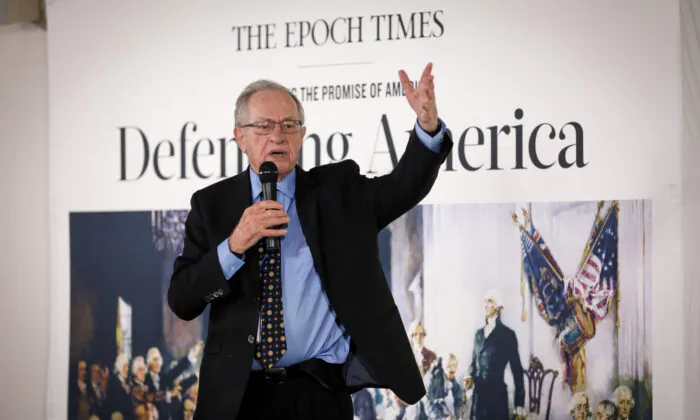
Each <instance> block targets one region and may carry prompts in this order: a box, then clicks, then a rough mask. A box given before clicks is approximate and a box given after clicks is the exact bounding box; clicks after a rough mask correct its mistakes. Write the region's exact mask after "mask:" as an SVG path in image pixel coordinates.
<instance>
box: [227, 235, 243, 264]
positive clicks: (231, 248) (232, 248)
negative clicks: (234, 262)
mask: <svg viewBox="0 0 700 420" xmlns="http://www.w3.org/2000/svg"><path fill="white" fill-rule="evenodd" d="M228 250H229V251H231V253H232V254H233V255H235V256H236V257H237V258H239V259H241V260H242V259H243V255H244V254H245V250H242V249H238V248H236V247H235V246H234V245H233V244H232V243H231V237H230V236H229V237H228Z"/></svg>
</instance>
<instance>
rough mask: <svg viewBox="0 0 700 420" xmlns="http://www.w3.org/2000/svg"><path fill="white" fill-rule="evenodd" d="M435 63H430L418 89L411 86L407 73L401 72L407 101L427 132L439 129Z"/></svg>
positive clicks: (424, 71)
mask: <svg viewBox="0 0 700 420" xmlns="http://www.w3.org/2000/svg"><path fill="white" fill-rule="evenodd" d="M432 70H433V63H428V65H427V66H425V69H424V70H423V74H422V75H421V77H420V80H419V81H418V87H417V88H414V87H413V85H411V82H410V79H409V78H408V75H407V74H406V72H405V71H403V70H399V80H401V86H403V90H404V92H405V93H406V99H407V100H408V104H409V105H411V108H413V110H414V111H415V112H416V115H417V116H418V124H419V125H420V126H421V128H422V129H423V130H425V131H427V132H432V131H435V130H436V129H437V127H438V112H437V105H436V103H435V85H434V84H433V75H432V73H431V72H432Z"/></svg>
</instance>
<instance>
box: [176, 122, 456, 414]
mask: <svg viewBox="0 0 700 420" xmlns="http://www.w3.org/2000/svg"><path fill="white" fill-rule="evenodd" d="M451 148H452V139H451V135H450V133H449V132H446V133H445V136H444V137H443V143H442V147H441V150H440V151H439V153H434V152H432V151H430V150H429V149H428V148H426V147H425V146H424V145H423V144H422V143H421V141H420V140H419V139H418V137H417V135H416V133H415V131H413V130H412V131H411V134H410V138H409V142H408V145H407V147H406V151H405V152H404V154H403V155H402V157H401V159H400V160H399V162H398V164H397V166H396V168H395V169H394V170H393V171H392V172H391V173H389V174H387V175H384V176H381V177H375V178H368V177H365V176H363V175H362V174H360V171H359V167H358V165H357V164H356V163H355V162H353V161H343V162H339V163H334V164H328V165H323V166H320V167H317V168H313V169H311V170H310V171H308V172H307V171H304V170H302V169H301V168H299V167H297V168H296V171H297V179H296V183H297V184H296V197H295V199H296V202H297V204H296V205H297V211H298V213H299V219H300V223H301V227H302V230H303V232H304V236H305V237H306V241H307V243H308V244H309V248H310V250H311V254H312V256H313V261H314V266H315V268H316V271H317V272H318V273H319V276H320V279H321V283H322V286H323V289H324V291H325V293H326V294H327V295H328V299H329V301H330V304H331V305H332V308H333V309H334V310H335V312H336V314H337V317H338V320H339V322H340V323H342V324H343V325H344V326H345V328H346V330H347V332H348V333H349V334H350V337H351V354H350V355H349V357H348V360H347V362H346V363H345V366H344V367H345V368H344V374H345V380H346V385H347V386H348V387H349V388H350V391H351V392H354V391H356V390H359V389H362V388H364V387H387V388H390V389H392V390H393V391H394V393H395V394H396V395H397V396H398V397H399V398H401V399H402V400H404V401H406V402H408V403H415V402H417V401H418V400H419V399H420V398H421V397H422V396H423V395H424V394H425V387H424V385H423V381H422V379H421V375H420V373H419V370H418V367H417V364H416V361H415V358H414V357H413V353H412V351H411V346H410V344H409V341H408V337H407V335H406V331H405V329H404V327H403V323H402V321H401V317H400V315H399V311H398V308H397V307H396V304H395V302H394V300H393V296H392V294H391V290H390V289H389V287H388V285H387V281H386V278H385V276H384V273H383V271H382V267H381V264H380V261H379V252H378V245H377V234H378V233H379V231H380V230H381V229H382V228H384V227H385V226H387V225H388V224H389V223H391V222H392V221H393V220H395V219H396V218H398V217H399V216H401V215H402V214H404V213H405V212H407V211H408V210H410V209H411V208H412V207H414V206H415V205H417V204H418V203H419V202H420V201H421V200H422V199H423V198H424V197H425V196H426V195H427V194H428V192H429V191H430V189H431V187H432V185H433V184H434V182H435V179H436V178H437V175H438V172H439V169H440V166H441V164H442V163H443V162H444V160H445V158H446V157H447V154H448V153H449V151H450V150H451ZM252 202H253V201H252V197H251V187H250V175H249V173H248V171H244V172H242V173H241V174H238V175H236V176H233V177H231V178H229V179H226V180H223V181H220V182H217V183H216V184H213V185H211V186H208V187H206V188H204V189H202V190H199V191H197V192H195V193H194V194H193V196H192V200H191V210H190V213H189V215H188V218H187V221H186V225H185V243H184V249H183V252H182V255H181V256H179V257H178V258H177V259H176V260H175V263H174V269H173V275H172V279H171V281H170V288H169V290H168V303H169V305H170V307H171V309H172V310H173V312H174V313H175V314H176V315H177V316H178V317H180V318H182V319H184V320H191V319H194V318H196V317H197V316H199V315H200V314H201V313H202V312H203V311H204V309H205V307H206V305H207V304H209V305H210V314H209V328H208V336H207V340H206V344H205V348H204V355H203V358H202V364H201V366H200V378H199V381H200V388H199V396H198V403H197V410H196V415H195V417H196V418H197V419H221V418H235V417H236V414H237V412H238V407H239V405H240V402H241V398H242V396H243V392H244V390H245V386H246V383H247V380H248V375H249V372H250V368H251V363H252V360H253V352H254V350H255V340H254V338H255V334H256V328H257V321H258V311H259V308H260V304H259V296H260V281H259V274H258V269H257V266H258V255H257V252H256V251H255V250H254V249H249V250H248V251H247V252H246V255H245V261H246V263H245V265H244V266H243V267H241V269H239V270H238V271H237V272H236V273H235V274H234V276H233V277H232V278H231V279H230V280H229V281H227V280H226V279H225V277H224V275H223V272H222V270H221V266H220V264H219V261H218V257H217V250H216V247H217V246H218V244H219V243H221V242H222V241H223V240H225V239H226V238H227V237H228V236H229V235H230V234H231V232H232V231H233V229H234V228H235V227H236V224H237V223H238V220H239V219H240V217H241V215H242V213H243V211H244V210H245V209H246V208H247V207H249V206H250V205H251V204H252ZM358 262H360V263H358Z"/></svg>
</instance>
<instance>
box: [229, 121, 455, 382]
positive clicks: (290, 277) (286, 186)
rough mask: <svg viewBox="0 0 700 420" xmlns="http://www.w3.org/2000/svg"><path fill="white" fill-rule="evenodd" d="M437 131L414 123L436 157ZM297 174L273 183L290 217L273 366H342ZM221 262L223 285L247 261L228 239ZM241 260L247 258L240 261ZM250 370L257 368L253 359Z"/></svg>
mask: <svg viewBox="0 0 700 420" xmlns="http://www.w3.org/2000/svg"><path fill="white" fill-rule="evenodd" d="M439 125H440V127H441V128H440V131H439V132H438V133H437V134H436V135H435V136H434V137H430V136H429V135H428V134H427V133H426V132H425V131H424V130H423V129H422V128H421V127H420V125H418V122H416V125H415V129H416V134H417V135H418V138H419V139H420V141H421V142H422V143H423V144H424V145H425V146H426V147H427V148H429V149H430V150H432V151H433V152H436V153H437V152H438V151H439V150H440V146H441V143H442V138H443V136H444V133H445V124H444V123H443V122H442V120H440V122H439ZM250 183H251V191H252V195H253V202H254V203H257V202H258V201H260V200H261V199H262V185H261V183H260V178H259V176H258V174H256V173H255V172H254V171H253V170H250ZM295 190H296V171H292V172H291V173H290V174H289V175H287V176H286V177H285V178H284V179H282V180H281V181H279V182H278V183H277V201H278V202H280V203H281V204H282V205H283V206H284V210H285V211H286V212H287V215H288V216H289V219H290V220H289V223H288V227H287V234H286V235H285V236H284V238H283V239H282V242H281V243H282V250H281V252H282V305H283V308H284V330H285V336H286V338H287V351H286V352H285V354H284V355H283V356H282V358H281V359H280V360H279V362H277V364H276V366H278V367H284V366H290V365H293V364H296V363H299V362H302V361H304V360H308V359H312V358H319V359H322V360H325V361H326V362H328V363H338V364H341V363H344V362H345V360H346V358H347V355H348V352H349V348H350V337H349V336H348V334H347V333H346V332H345V329H344V328H343V326H342V325H340V324H338V322H337V321H336V315H335V313H334V312H333V311H332V310H331V308H330V303H329V301H328V297H327V296H326V294H325V293H324V292H323V289H322V288H321V279H320V278H319V276H318V273H317V272H316V269H315V268H314V262H313V258H312V256H311V250H310V249H309V245H308V244H307V243H306V238H305V237H304V234H303V232H302V230H301V224H300V223H299V214H298V213H297V208H296V202H295V200H294V193H295ZM217 253H218V257H219V263H220V265H221V269H222V270H223V273H224V276H225V277H226V279H227V280H229V279H231V277H233V275H234V273H235V272H236V271H237V270H239V269H240V268H241V267H242V266H243V264H245V261H244V260H242V259H240V258H238V257H237V256H236V255H234V254H233V253H232V252H231V251H230V250H229V247H228V238H226V239H224V240H223V241H222V242H221V243H220V244H219V246H218V247H217ZM244 257H245V256H244ZM252 363H253V365H252V368H253V369H256V370H257V369H261V366H260V363H259V362H258V360H257V359H255V358H253V361H252Z"/></svg>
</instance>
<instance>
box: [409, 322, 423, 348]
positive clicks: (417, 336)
mask: <svg viewBox="0 0 700 420" xmlns="http://www.w3.org/2000/svg"><path fill="white" fill-rule="evenodd" d="M424 338H425V330H424V329H423V326H422V325H418V327H417V328H416V330H415V331H414V332H413V334H411V339H412V340H413V343H415V344H416V345H417V346H418V347H423V339H424Z"/></svg>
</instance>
